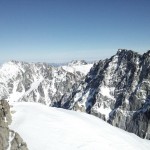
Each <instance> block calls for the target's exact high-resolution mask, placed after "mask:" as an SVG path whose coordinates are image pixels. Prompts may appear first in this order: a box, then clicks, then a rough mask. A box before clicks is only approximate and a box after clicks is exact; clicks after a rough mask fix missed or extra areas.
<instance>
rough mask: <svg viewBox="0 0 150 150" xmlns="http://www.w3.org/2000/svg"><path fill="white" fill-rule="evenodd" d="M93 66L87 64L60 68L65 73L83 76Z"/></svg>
mask: <svg viewBox="0 0 150 150" xmlns="http://www.w3.org/2000/svg"><path fill="white" fill-rule="evenodd" d="M92 66H93V64H87V65H72V66H62V68H63V69H64V70H65V71H68V72H71V73H75V72H77V71H79V72H81V73H83V74H84V75H86V74H87V73H88V72H89V71H90V69H91V67H92Z"/></svg>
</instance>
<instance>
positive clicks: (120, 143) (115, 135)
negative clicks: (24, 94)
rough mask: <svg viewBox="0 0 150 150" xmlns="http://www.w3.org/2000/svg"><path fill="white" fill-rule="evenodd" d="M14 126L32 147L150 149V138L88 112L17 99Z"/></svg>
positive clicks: (49, 149) (41, 149)
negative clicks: (128, 130)
mask: <svg viewBox="0 0 150 150" xmlns="http://www.w3.org/2000/svg"><path fill="white" fill-rule="evenodd" d="M13 106H14V107H13V108H12V110H13V111H15V113H14V114H13V122H12V124H11V126H10V128H11V129H13V130H15V131H17V132H18V133H19V134H20V135H21V136H22V137H23V139H24V140H25V141H26V143H27V146H28V148H29V150H120V149H122V150H126V149H128V150H148V149H149V147H150V141H149V140H144V139H141V138H139V137H138V136H136V135H134V134H131V133H128V132H125V131H123V130H121V129H118V128H116V127H113V126H111V125H109V124H107V123H106V122H104V121H102V120H101V119H99V118H97V117H94V116H92V115H88V114H85V113H80V112H75V111H69V110H64V109H60V108H59V109H58V108H50V107H48V106H44V105H41V104H37V103H24V102H23V103H14V104H13Z"/></svg>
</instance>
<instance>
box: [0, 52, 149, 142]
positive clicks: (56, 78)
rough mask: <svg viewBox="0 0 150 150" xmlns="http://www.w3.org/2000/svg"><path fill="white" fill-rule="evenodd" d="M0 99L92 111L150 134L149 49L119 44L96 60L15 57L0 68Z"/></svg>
mask: <svg viewBox="0 0 150 150" xmlns="http://www.w3.org/2000/svg"><path fill="white" fill-rule="evenodd" d="M91 67H92V68H91ZM89 70H90V71H89ZM0 99H7V100H8V101H26V102H39V103H43V104H46V105H48V106H54V107H61V108H65V109H71V110H75V111H83V112H87V113H90V114H92V115H95V116H97V117H99V118H102V119H103V120H105V121H107V122H108V123H110V124H112V125H113V126H116V127H119V128H121V129H124V130H126V131H129V132H133V133H135V134H137V135H138V136H140V137H142V138H146V139H150V51H148V52H146V53H144V54H143V55H140V54H138V53H136V52H133V51H131V50H126V49H119V50H118V52H117V54H116V55H114V56H112V57H111V58H110V59H105V60H100V61H99V62H96V63H95V64H94V65H92V64H86V62H84V61H81V62H80V61H73V62H71V63H70V64H68V65H66V66H60V67H52V66H50V65H48V64H43V63H25V62H17V61H11V62H8V63H6V64H4V65H3V66H2V67H1V69H0Z"/></svg>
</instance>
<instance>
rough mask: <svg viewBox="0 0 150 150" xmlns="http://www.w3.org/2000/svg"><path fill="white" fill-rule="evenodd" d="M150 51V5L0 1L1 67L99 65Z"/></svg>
mask: <svg viewBox="0 0 150 150" xmlns="http://www.w3.org/2000/svg"><path fill="white" fill-rule="evenodd" d="M118 48H127V49H133V50H135V51H137V52H139V53H143V52H146V51H147V50H148V49H150V0H0V62H4V61H8V60H12V59H15V60H23V61H45V62H66V61H70V60H72V59H85V60H99V59H104V58H106V57H108V58H109V57H110V56H111V55H113V54H115V53H116V51H117V49H118Z"/></svg>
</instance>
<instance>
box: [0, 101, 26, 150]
mask: <svg viewBox="0 0 150 150" xmlns="http://www.w3.org/2000/svg"><path fill="white" fill-rule="evenodd" d="M10 123H11V114H10V107H9V104H8V102H7V101H5V100H0V150H28V148H27V145H26V143H25V142H24V141H23V140H22V138H21V137H20V135H19V134H18V133H16V132H14V131H12V130H10V129H9V127H8V125H9V124H10Z"/></svg>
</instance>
